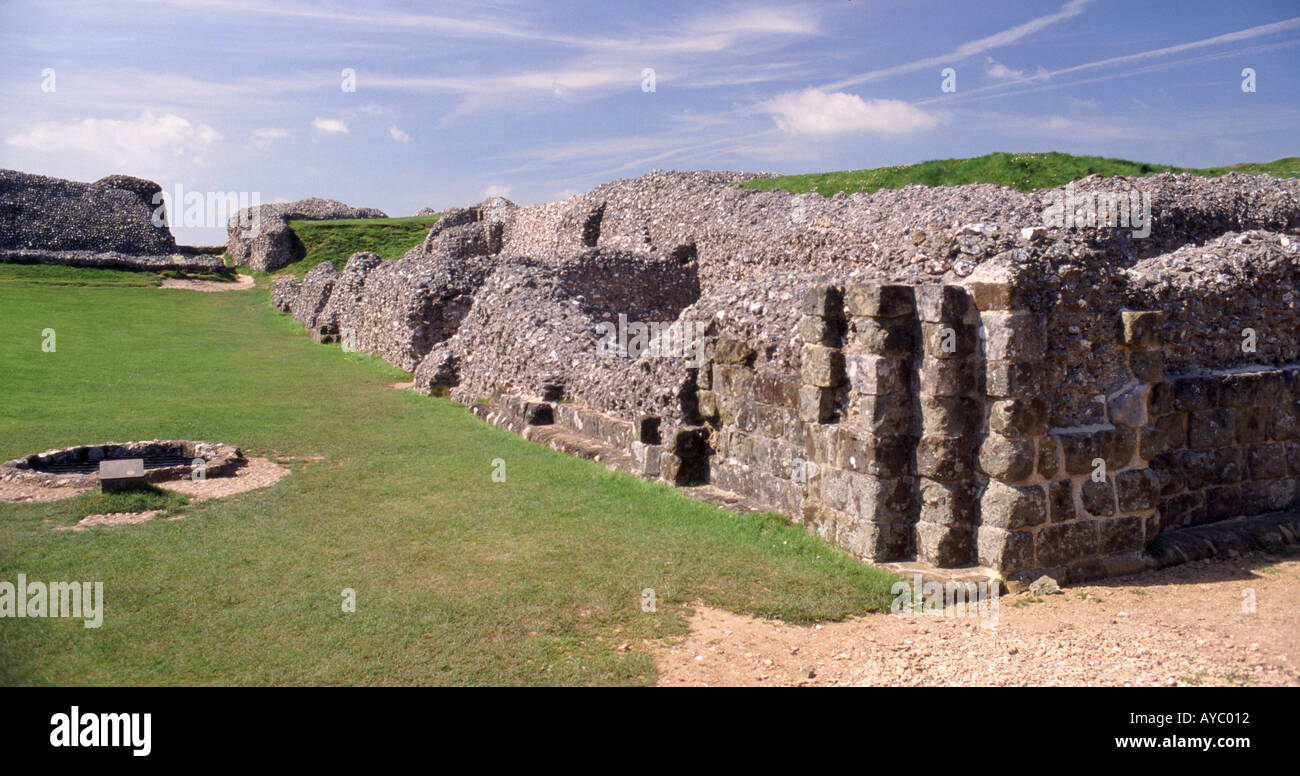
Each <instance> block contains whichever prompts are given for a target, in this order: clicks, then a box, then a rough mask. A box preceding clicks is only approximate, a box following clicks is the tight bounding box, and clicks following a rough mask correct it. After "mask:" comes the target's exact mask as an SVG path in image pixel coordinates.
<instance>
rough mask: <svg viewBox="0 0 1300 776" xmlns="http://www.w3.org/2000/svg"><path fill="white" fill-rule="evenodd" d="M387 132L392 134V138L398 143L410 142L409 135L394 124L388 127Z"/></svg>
mask: <svg viewBox="0 0 1300 776" xmlns="http://www.w3.org/2000/svg"><path fill="white" fill-rule="evenodd" d="M388 134H389V135H392V137H393V139H394V140H396V141H397V142H399V143H403V144H405V143H409V142H411V136H410V135H408V134H406V133H405V132H403V131H402V130H400V129H398V128H397V127H396V126H395V125H394V126H391V127H389V128H388Z"/></svg>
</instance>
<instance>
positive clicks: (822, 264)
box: [274, 173, 1300, 579]
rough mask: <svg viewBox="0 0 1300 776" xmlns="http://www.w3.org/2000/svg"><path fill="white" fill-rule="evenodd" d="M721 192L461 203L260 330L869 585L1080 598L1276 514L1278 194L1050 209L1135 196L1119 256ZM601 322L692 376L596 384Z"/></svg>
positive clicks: (921, 218) (1284, 408) (656, 363)
mask: <svg viewBox="0 0 1300 776" xmlns="http://www.w3.org/2000/svg"><path fill="white" fill-rule="evenodd" d="M737 177H740V176H734V175H731V174H714V173H705V174H701V173H689V174H672V173H652V174H650V175H648V176H645V177H644V178H642V179H636V180H633V181H619V182H616V183H613V184H607V185H606V186H603V187H598V188H597V189H595V190H593V191H592V192H588V193H587V194H584V195H579V196H578V197H574V198H571V199H569V200H565V201H564V202H560V203H550V204H547V205H542V206H537V207H531V208H514V207H513V206H510V205H509V203H504V204H503V203H502V202H500V201H498V202H491V203H484V205H481V206H479V207H478V208H474V209H468V210H466V211H458V214H457V215H456V217H454V218H452V219H448V220H446V221H445V222H440V225H439V227H435V229H434V230H433V231H431V233H430V237H429V239H428V240H427V241H426V243H425V244H424V245H422V246H419V247H417V249H415V250H413V251H412V252H411V254H408V256H407V257H406V258H404V259H402V260H399V261H396V262H383V263H380V262H378V259H377V257H373V254H371V255H369V256H367V255H364V254H358V256H355V257H353V259H352V260H350V261H349V263H348V267H347V268H346V269H345V270H344V271H342V272H338V271H336V270H334V268H333V267H328V268H324V267H317V268H315V269H314V270H313V271H312V272H311V273H309V274H308V276H307V278H305V279H304V280H303V281H302V282H297V281H292V280H287V279H281V280H279V281H277V283H276V285H275V289H274V299H275V302H276V304H277V306H279V307H280V308H281V309H283V310H286V311H290V312H292V313H293V314H294V316H295V317H296V318H298V319H299V320H301V321H303V322H304V324H305V325H307V326H308V328H309V329H311V330H313V333H314V334H316V335H317V336H318V338H322V339H327V340H328V339H331V338H338V337H340V336H344V337H345V338H346V337H347V336H351V337H352V338H353V339H354V345H356V346H358V349H360V350H366V351H369V352H377V353H379V354H380V355H382V356H383V357H384V358H385V359H386V360H388V361H390V362H391V363H394V364H397V365H398V366H401V367H402V368H404V369H407V370H413V371H414V372H415V375H416V384H417V388H419V389H421V390H424V391H426V392H430V391H433V390H436V389H437V388H438V387H439V386H441V385H447V386H451V396H452V397H453V398H454V399H457V400H459V401H461V402H463V403H465V404H467V405H469V406H470V408H471V409H472V410H474V411H475V412H476V413H479V414H481V415H483V416H485V417H486V418H488V419H489V420H491V421H492V422H496V423H499V424H501V425H504V426H506V427H508V428H512V429H514V430H517V431H520V432H522V433H524V434H525V435H526V436H530V438H538V439H541V438H543V437H545V436H546V435H548V434H549V435H552V437H553V441H552V443H553V444H557V446H558V440H559V437H560V436H564V435H568V436H571V437H575V438H582V439H586V440H589V441H590V442H591V443H592V444H594V445H596V447H599V448H601V451H600V452H595V448H592V450H589V451H588V452H589V453H590V454H591V455H597V456H599V457H600V458H601V459H602V460H604V461H606V463H608V464H610V465H618V466H621V467H623V468H626V469H628V470H631V471H634V472H636V473H637V474H639V475H641V476H645V477H651V478H659V479H663V480H665V481H668V482H672V483H675V484H680V485H686V484H697V483H705V482H707V483H708V484H710V485H711V486H713V487H714V488H717V489H721V490H723V491H727V492H730V493H734V494H738V495H740V496H744V497H746V498H748V499H750V500H751V501H752V502H755V503H757V504H760V505H763V506H764V507H766V508H769V509H773V510H776V511H779V512H782V513H784V514H786V515H789V516H791V517H793V518H794V519H796V520H799V521H801V522H803V523H804V524H806V525H807V526H808V527H809V529H810V530H815V531H817V532H818V533H819V534H821V535H822V536H824V537H826V538H827V539H828V540H830V541H833V542H835V543H837V544H839V545H840V546H842V547H845V548H846V549H848V550H850V551H851V552H853V553H854V554H855V555H858V556H859V557H862V558H865V559H869V560H873V561H878V562H879V561H893V560H908V559H913V558H915V559H917V560H920V561H923V562H926V563H929V564H932V565H935V566H941V567H954V566H963V565H967V564H972V563H977V564H979V565H981V566H984V567H987V568H990V569H993V570H995V571H996V572H997V573H999V574H1001V575H1002V576H1004V577H1014V576H1024V575H1029V574H1036V573H1038V572H1039V571H1043V570H1046V571H1050V572H1051V573H1053V574H1055V575H1057V576H1058V578H1065V579H1071V578H1078V579H1085V578H1090V577H1095V576H1101V575H1105V574H1108V573H1118V572H1122V571H1124V570H1132V569H1135V568H1138V567H1140V558H1141V554H1142V553H1143V551H1144V549H1150V548H1152V546H1153V544H1152V540H1154V539H1156V538H1157V537H1159V536H1160V534H1161V533H1162V532H1165V531H1168V530H1170V529H1175V528H1180V527H1185V526H1191V525H1197V524H1203V523H1207V522H1212V521H1216V520H1221V519H1224V518H1227V517H1234V516H1238V515H1248V514H1255V513H1262V512H1269V511H1273V510H1281V509H1289V508H1296V507H1300V485H1298V483H1300V469H1298V468H1297V465H1298V464H1300V436H1297V429H1296V426H1297V424H1296V410H1297V406H1298V405H1297V402H1300V392H1298V391H1300V389H1298V388H1297V375H1298V374H1300V372H1297V364H1300V353H1297V348H1298V347H1300V336H1297V335H1300V320H1297V307H1298V304H1297V297H1296V294H1297V289H1298V288H1300V282H1297V281H1300V267H1298V257H1297V243H1296V237H1295V235H1296V233H1297V231H1300V229H1298V227H1300V204H1298V203H1300V198H1298V197H1297V193H1298V187H1297V183H1296V181H1295V180H1294V179H1293V180H1288V181H1282V180H1278V179H1273V178H1261V177H1255V176H1251V177H1246V176H1229V177H1228V178H1225V179H1219V180H1205V179H1194V178H1191V177H1190V176H1171V175H1162V176H1155V177H1154V178H1149V179H1128V180H1122V179H1110V180H1102V179H1086V180H1084V181H1080V182H1076V183H1075V184H1073V185H1074V187H1076V188H1078V189H1079V190H1086V189H1089V188H1090V187H1091V188H1093V189H1096V190H1102V191H1104V190H1107V189H1115V188H1121V189H1137V190H1143V191H1146V192H1148V193H1150V194H1151V195H1152V200H1153V205H1152V208H1151V209H1152V211H1153V212H1154V214H1155V218H1154V224H1153V228H1152V233H1151V235H1150V237H1149V238H1147V239H1146V240H1143V239H1135V238H1132V237H1131V236H1130V235H1129V234H1128V232H1127V231H1126V230H1123V229H1120V230H1116V229H1100V228H1099V229H1066V230H1060V229H1043V228H1042V221H1041V214H1042V205H1041V201H1040V197H1041V193H1040V194H1039V195H1034V196H1029V195H1021V194H1019V193H1017V192H1014V191H1011V190H1008V189H1001V188H999V187H991V186H964V187H957V188H951V189H925V188H924V187H908V188H907V189H903V190H899V191H889V192H886V191H882V192H878V193H877V194H875V195H870V196H867V195H853V196H851V197H845V196H838V197H835V198H822V197H812V196H792V195H788V194H784V193H781V192H771V193H769V192H754V191H747V190H742V189H739V188H736V187H732V186H728V185H724V182H725V181H727V180H734V179H736V178H737ZM792 214H794V217H793V218H792ZM619 313H622V314H624V315H626V316H627V317H628V320H630V321H635V320H669V321H672V320H682V321H687V320H689V321H699V322H700V325H701V326H702V327H703V328H702V329H701V331H702V332H703V334H704V338H703V342H702V359H703V363H702V364H701V363H698V362H690V363H688V362H687V361H686V360H684V359H682V358H645V357H643V358H639V359H628V358H601V357H599V356H598V355H597V354H596V349H597V340H598V338H597V336H596V334H595V327H596V325H597V324H599V323H602V322H606V321H611V320H613V319H614V318H616V316H617V315H618V314H619ZM1244 328H1253V329H1255V330H1256V331H1257V332H1258V333H1259V337H1258V347H1257V348H1256V349H1255V350H1254V351H1253V352H1248V351H1243V350H1242V348H1241V347H1240V343H1241V330H1242V329H1244ZM349 330H352V331H353V332H354V333H353V334H352V335H347V331H349ZM340 332H343V334H342V335H341V334H340ZM564 449H572V448H571V447H566V448H564ZM576 451H577V452H582V451H581V450H576ZM584 454H587V453H584ZM1097 461H1101V462H1104V464H1105V469H1104V477H1100V478H1098V477H1097V473H1098V466H1097V465H1096V463H1095V462H1097Z"/></svg>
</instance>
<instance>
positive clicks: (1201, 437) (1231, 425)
mask: <svg viewBox="0 0 1300 776" xmlns="http://www.w3.org/2000/svg"><path fill="white" fill-rule="evenodd" d="M1236 425H1237V424H1236V415H1235V414H1234V413H1233V411H1232V410H1230V409H1224V408H1217V409H1211V410H1203V411H1201V412H1193V413H1192V414H1191V417H1190V419H1189V424H1188V428H1187V441H1188V444H1189V445H1190V446H1191V447H1192V448H1193V449H1196V450H1207V449H1210V448H1215V447H1225V446H1227V445H1230V444H1232V443H1233V442H1234V441H1235V440H1236V438H1237V428H1236Z"/></svg>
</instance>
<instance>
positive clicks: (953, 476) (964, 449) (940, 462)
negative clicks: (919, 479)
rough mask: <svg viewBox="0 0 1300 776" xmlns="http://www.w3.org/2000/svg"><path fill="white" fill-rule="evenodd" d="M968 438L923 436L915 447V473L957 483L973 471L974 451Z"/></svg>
mask: <svg viewBox="0 0 1300 776" xmlns="http://www.w3.org/2000/svg"><path fill="white" fill-rule="evenodd" d="M973 448H974V440H972V439H970V438H968V437H942V436H924V437H921V441H920V442H919V443H918V444H917V446H916V473H917V474H919V475H921V476H923V477H930V478H931V479H936V480H942V481H944V482H959V481H962V480H965V479H967V478H968V477H969V476H970V474H971V472H972V471H973V470H974V468H975V466H974V459H975V455H976V451H975V450H974V449H973Z"/></svg>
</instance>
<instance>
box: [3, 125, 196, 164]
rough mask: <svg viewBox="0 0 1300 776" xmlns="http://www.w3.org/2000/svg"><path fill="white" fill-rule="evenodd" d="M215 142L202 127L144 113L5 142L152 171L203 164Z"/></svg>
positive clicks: (41, 129) (45, 129) (39, 129)
mask: <svg viewBox="0 0 1300 776" xmlns="http://www.w3.org/2000/svg"><path fill="white" fill-rule="evenodd" d="M220 138H221V136H220V135H219V134H217V131H216V130H215V129H213V128H212V127H210V126H208V125H207V124H199V125H197V126H196V125H194V124H191V123H190V122H189V121H187V120H186V119H184V118H181V117H180V116H177V115H176V114H174V113H165V114H163V115H156V114H154V113H153V112H152V111H145V112H144V113H143V114H141V116H140V118H138V119H125V120H120V119H82V120H80V121H74V122H70V123H60V122H57V121H48V122H43V123H40V124H37V125H36V126H34V127H32V128H31V129H30V130H29V131H27V132H23V133H20V134H17V135H12V136H10V137H9V138H7V142H8V143H9V145H12V146H16V147H18V148H22V149H26V150H28V151H33V152H37V153H50V154H59V155H77V156H86V157H91V158H96V159H98V160H100V161H102V162H107V163H111V164H112V165H113V166H114V168H115V169H122V170H142V169H145V170H157V169H159V167H160V166H162V165H163V164H166V163H167V162H168V161H175V162H188V163H194V164H202V163H203V159H202V154H203V153H204V152H205V151H207V150H208V149H209V148H211V147H212V145H213V144H214V143H216V142H217V141H218V140H219V139H220Z"/></svg>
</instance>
